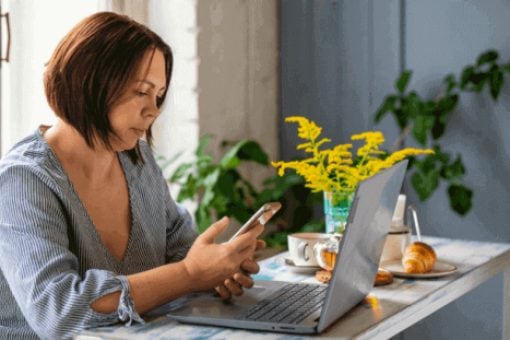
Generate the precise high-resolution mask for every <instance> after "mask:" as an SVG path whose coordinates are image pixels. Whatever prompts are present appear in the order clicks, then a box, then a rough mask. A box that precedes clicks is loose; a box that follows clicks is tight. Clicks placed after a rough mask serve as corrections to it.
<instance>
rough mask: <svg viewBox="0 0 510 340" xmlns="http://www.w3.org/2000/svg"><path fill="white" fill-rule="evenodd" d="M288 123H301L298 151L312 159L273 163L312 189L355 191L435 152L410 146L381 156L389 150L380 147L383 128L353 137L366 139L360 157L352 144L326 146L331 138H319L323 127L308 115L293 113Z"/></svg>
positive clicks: (280, 171) (354, 139) (279, 171)
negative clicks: (412, 159) (378, 176)
mask: <svg viewBox="0 0 510 340" xmlns="http://www.w3.org/2000/svg"><path fill="white" fill-rule="evenodd" d="M285 121H286V122H290V123H297V124H298V131H297V134H298V137H299V138H301V139H304V140H305V142H304V143H301V144H299V145H297V150H304V151H305V152H306V153H308V154H310V157H309V158H306V159H303V160H299V161H290V162H285V161H278V162H272V163H271V164H272V165H273V166H274V167H275V168H277V169H278V174H279V175H280V176H283V174H284V173H285V171H286V170H287V169H292V170H294V171H295V172H296V173H297V174H298V175H300V176H302V177H303V178H304V179H305V186H306V187H308V188H310V189H311V190H312V191H314V192H317V191H335V192H340V193H346V194H349V193H352V192H354V190H356V187H357V185H358V183H359V182H360V181H362V180H364V179H366V178H368V177H370V176H373V175H375V174H376V173H378V172H379V171H381V170H383V169H386V168H389V167H391V166H392V165H393V164H395V163H397V162H399V161H401V160H403V159H404V158H407V157H410V156H417V155H422V154H431V153H434V151H433V150H430V149H416V148H406V149H402V150H399V151H396V152H394V153H392V154H390V155H387V157H386V158H382V157H381V156H383V155H385V154H386V152H385V151H383V150H381V149H380V146H381V145H382V144H383V143H384V134H383V133H382V132H380V131H366V132H363V133H359V134H355V135H353V136H352V137H351V140H353V141H364V145H362V146H360V147H359V148H358V149H357V151H356V156H357V158H356V159H354V158H353V155H352V151H351V150H352V148H353V145H352V144H349V143H347V144H339V145H336V146H334V147H333V148H330V149H322V150H320V147H322V146H323V145H324V144H326V143H330V142H331V140H330V139H329V138H322V139H319V137H320V135H321V133H322V128H321V127H320V126H318V125H317V124H315V122H313V121H311V120H308V119H307V118H305V117H301V116H293V117H288V118H286V119H285Z"/></svg>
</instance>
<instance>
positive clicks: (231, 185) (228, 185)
mask: <svg viewBox="0 0 510 340" xmlns="http://www.w3.org/2000/svg"><path fill="white" fill-rule="evenodd" d="M239 177H240V176H239V174H238V173H237V172H236V171H233V170H229V171H227V172H223V173H222V174H221V175H220V176H219V177H218V180H217V183H216V190H217V191H218V193H219V194H221V195H222V196H224V197H228V198H229V201H230V200H231V199H232V198H233V196H234V191H235V186H236V181H237V180H238V179H239Z"/></svg>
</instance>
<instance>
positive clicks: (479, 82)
mask: <svg viewBox="0 0 510 340" xmlns="http://www.w3.org/2000/svg"><path fill="white" fill-rule="evenodd" d="M487 78H488V73H483V72H481V73H475V74H473V75H472V76H471V82H472V83H473V86H472V87H471V88H470V90H472V91H475V92H480V91H482V89H483V86H484V85H485V82H486V81H487Z"/></svg>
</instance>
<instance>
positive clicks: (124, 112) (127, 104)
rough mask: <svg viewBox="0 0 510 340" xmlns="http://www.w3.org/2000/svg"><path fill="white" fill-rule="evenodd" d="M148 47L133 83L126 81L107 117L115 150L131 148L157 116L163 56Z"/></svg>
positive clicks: (162, 91)
mask: <svg viewBox="0 0 510 340" xmlns="http://www.w3.org/2000/svg"><path fill="white" fill-rule="evenodd" d="M152 52H153V51H152V50H149V51H148V52H147V53H146V54H145V57H144V58H143V60H142V62H141V64H140V69H139V70H138V72H137V75H136V76H135V79H134V81H133V82H131V83H128V84H127V86H126V90H125V91H124V93H123V94H122V96H121V98H120V99H119V101H118V102H117V104H115V105H114V107H113V108H112V110H111V111H110V113H109V114H108V118H109V119H110V125H111V128H112V130H113V134H112V136H111V138H110V142H111V145H112V147H113V150H114V151H123V150H130V149H132V148H134V147H135V146H136V145H137V143H138V139H140V138H141V137H142V136H143V135H144V134H145V132H146V131H147V130H148V129H149V127H150V126H151V125H152V123H153V122H154V120H155V119H156V118H157V117H158V116H159V108H158V102H160V99H161V96H162V95H163V94H164V92H165V84H166V73H165V57H164V55H163V53H162V52H161V51H159V50H157V49H156V50H155V51H154V54H153V53H152Z"/></svg>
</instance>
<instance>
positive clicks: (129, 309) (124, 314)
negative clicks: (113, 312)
mask: <svg viewBox="0 0 510 340" xmlns="http://www.w3.org/2000/svg"><path fill="white" fill-rule="evenodd" d="M117 279H118V280H119V281H120V285H121V287H122V289H121V292H120V299H119V308H118V309H117V314H118V316H119V320H120V321H121V322H123V323H125V324H126V326H131V324H132V323H133V322H138V323H141V324H144V323H145V321H144V320H143V319H142V318H141V317H140V315H139V314H138V313H137V312H136V309H135V304H134V302H133V300H131V295H130V294H129V282H128V280H127V277H125V276H117Z"/></svg>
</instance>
